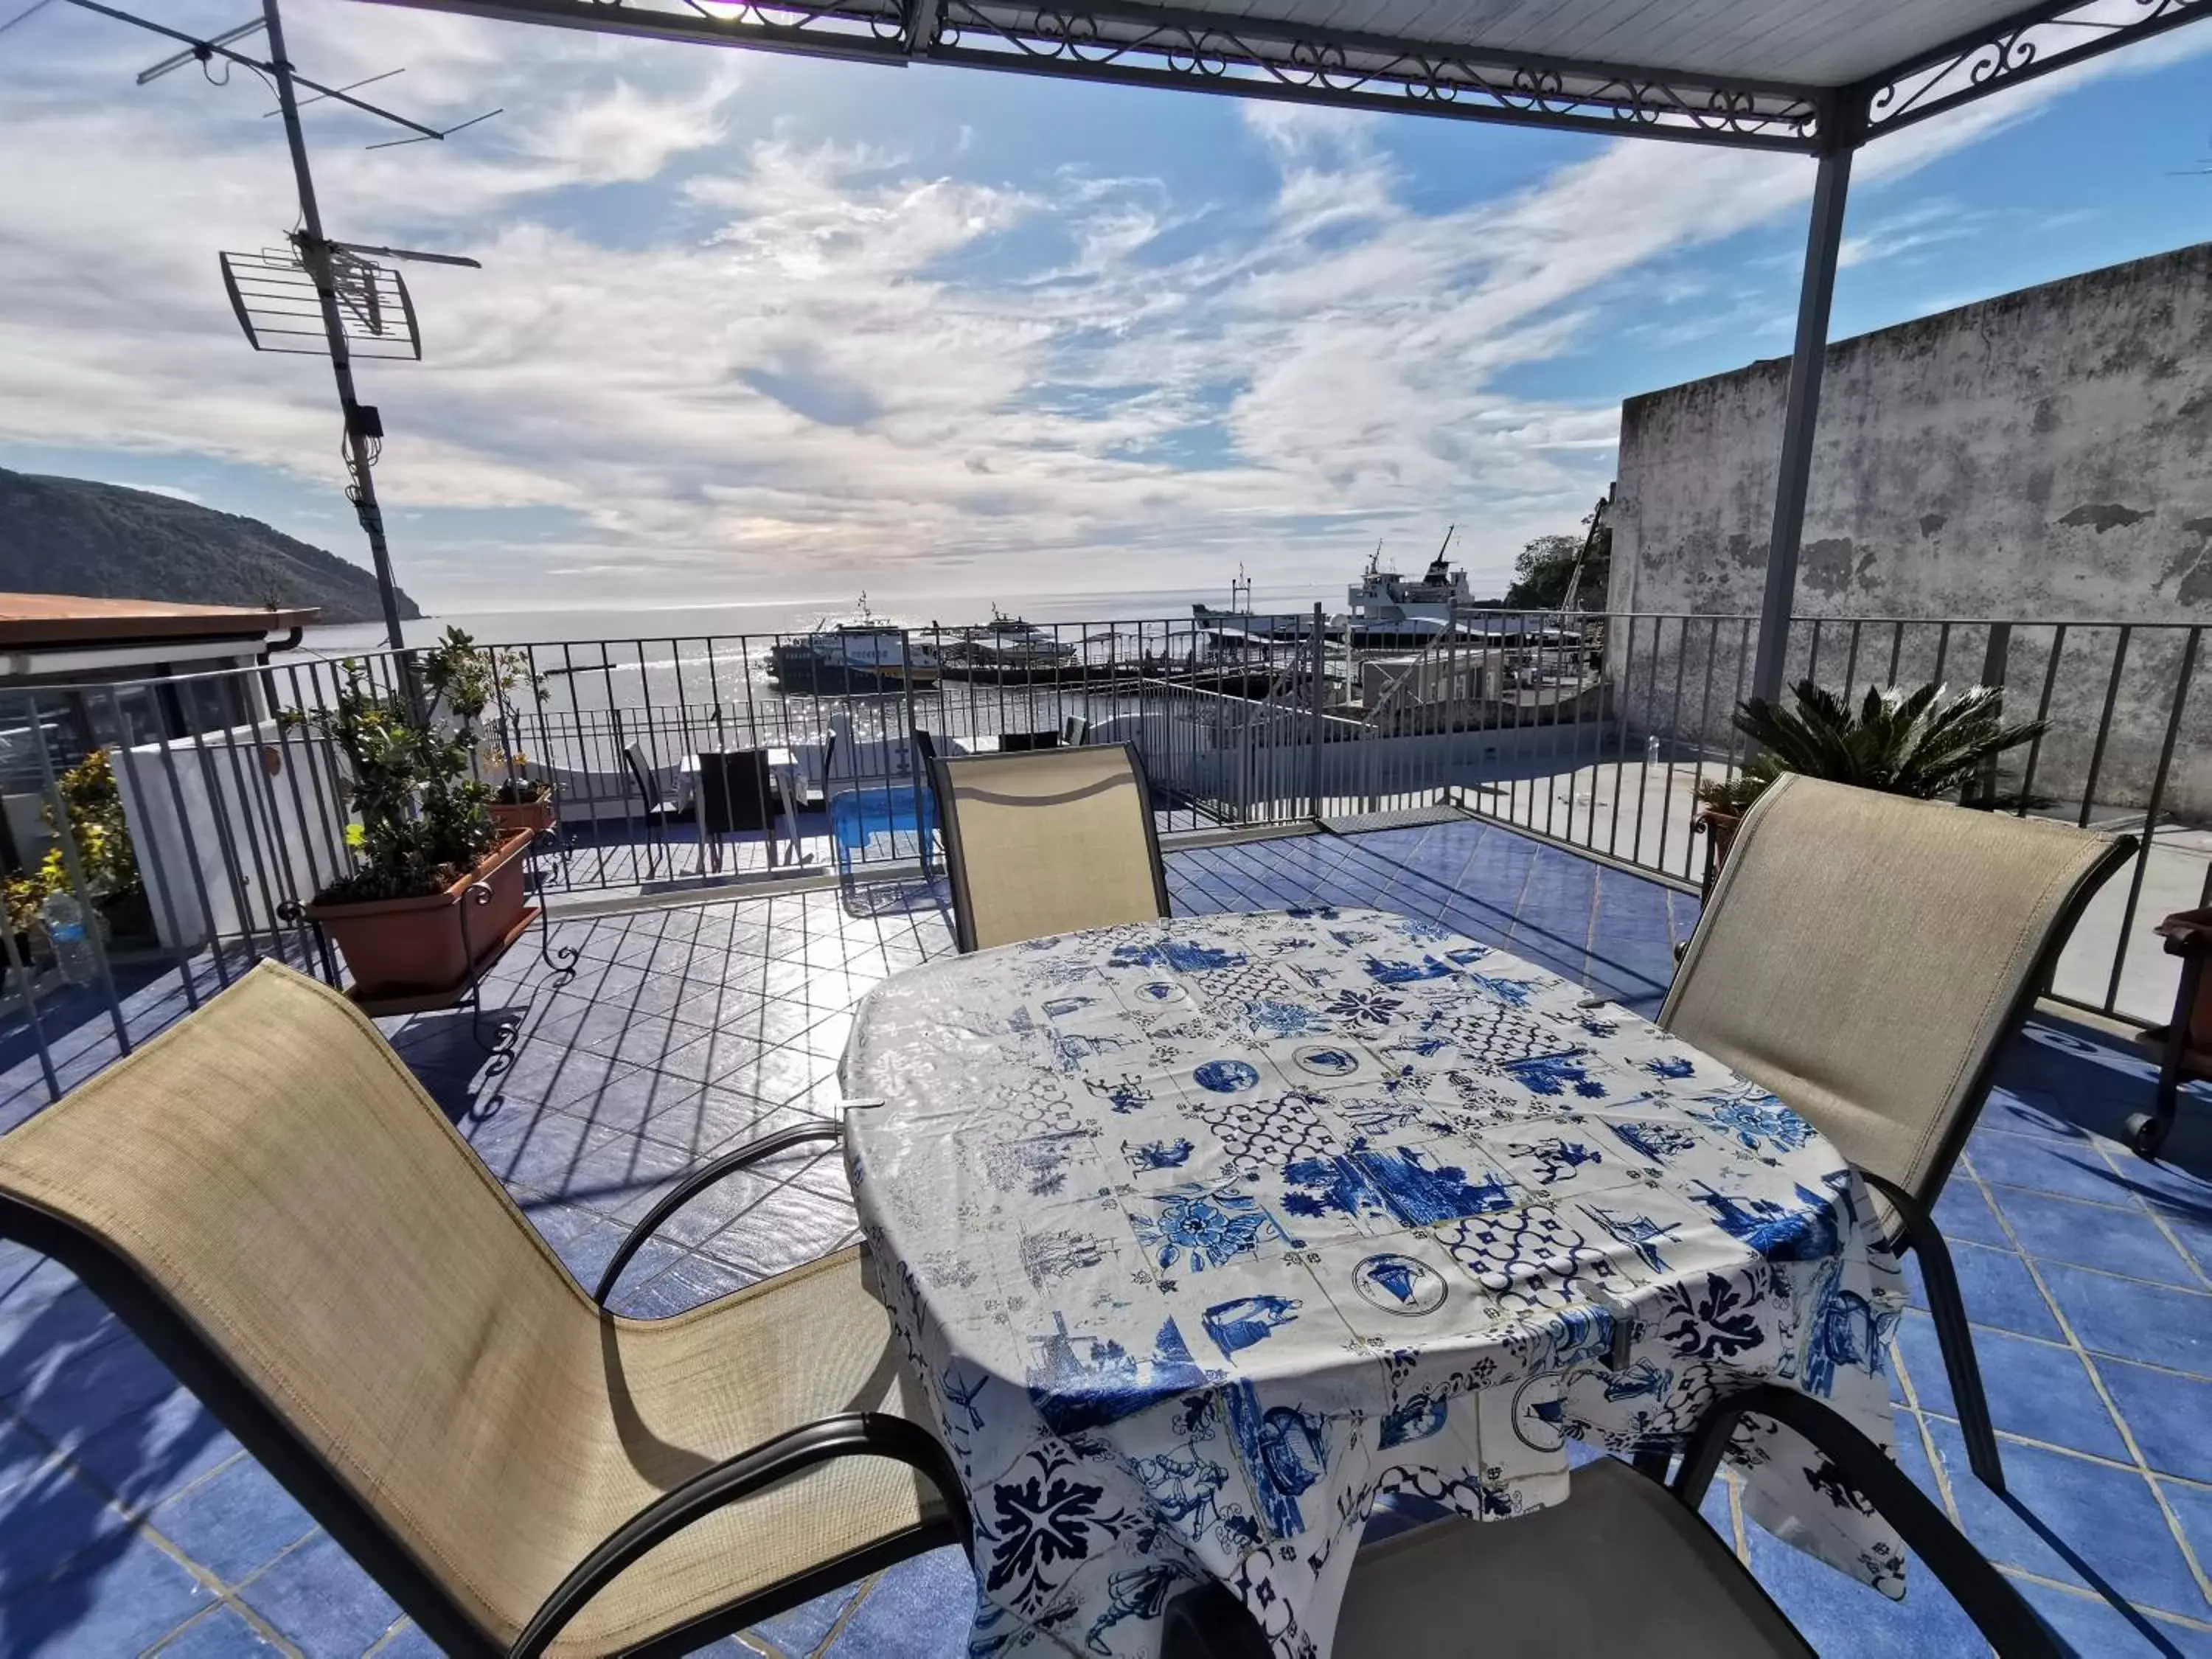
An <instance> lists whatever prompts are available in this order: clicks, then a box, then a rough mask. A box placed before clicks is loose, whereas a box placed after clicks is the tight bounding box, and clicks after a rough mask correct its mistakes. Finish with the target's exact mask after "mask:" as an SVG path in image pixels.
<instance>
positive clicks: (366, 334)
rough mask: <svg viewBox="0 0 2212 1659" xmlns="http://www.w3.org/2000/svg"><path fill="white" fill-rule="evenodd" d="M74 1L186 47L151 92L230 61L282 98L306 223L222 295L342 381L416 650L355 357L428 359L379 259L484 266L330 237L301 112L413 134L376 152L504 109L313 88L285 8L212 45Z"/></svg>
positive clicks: (359, 459)
mask: <svg viewBox="0 0 2212 1659" xmlns="http://www.w3.org/2000/svg"><path fill="white" fill-rule="evenodd" d="M48 3H51V0H37V3H35V4H33V5H32V6H31V7H30V8H29V9H28V10H26V11H22V12H19V13H17V14H16V15H15V16H14V17H12V18H10V19H9V21H7V22H6V23H5V24H0V29H7V28H13V27H15V25H16V24H17V23H20V22H21V21H23V20H24V19H25V18H27V17H28V16H29V15H31V13H32V12H35V11H38V10H40V9H43V8H44V7H45V6H46V5H47V4H48ZM64 3H65V4H69V5H72V6H75V7H76V8H77V9H80V10H82V11H89V12H96V13H98V14H99V15H100V16H102V17H112V18H113V19H114V20H115V21H117V22H118V23H128V24H130V25H131V26H132V27H134V28H142V29H144V30H146V31H147V32H148V33H152V34H159V35H163V36H166V37H167V39H169V40H174V41H177V42H179V43H180V44H181V46H182V50H181V51H178V52H172V53H170V55H169V56H168V57H167V58H162V59H161V62H159V63H157V64H151V65H149V67H147V68H146V69H144V70H140V71H139V74H138V84H139V85H140V86H142V87H143V86H144V85H146V84H147V83H148V82H150V81H157V80H159V79H161V76H165V75H167V74H168V73H169V72H170V71H171V70H179V69H182V68H183V67H184V66H185V64H198V65H199V66H200V69H201V72H202V73H203V74H204V75H206V76H207V77H208V79H209V80H210V82H214V83H215V84H216V85H218V86H220V85H223V84H226V83H227V82H228V79H229V74H230V66H231V65H232V64H242V65H243V66H244V67H246V69H248V70H252V72H253V73H254V74H256V75H258V76H261V77H262V79H264V81H266V82H268V83H269V84H270V87H271V88H273V89H274V90H275V92H276V108H275V109H274V110H271V111H270V112H269V113H270V114H272V115H280V116H282V117H283V121H284V137H285V139H286V142H287V143H288V144H289V147H290V149H291V152H292V178H293V182H294V184H295V185H296V186H297V187H298V191H299V197H300V226H299V228H298V229H296V230H295V231H293V232H291V233H290V234H289V235H288V237H287V238H286V244H287V245H286V246H283V247H281V248H263V249H261V250H259V251H258V252H252V253H231V252H224V253H222V254H219V255H218V256H217V261H218V264H220V265H221V267H222V281H223V288H224V289H225V291H226V292H227V293H228V295H229V296H230V304H231V309H232V310H233V312H234V313H236V314H237V317H238V325H239V326H240V328H241V329H243V330H244V331H245V332H246V342H247V343H249V344H250V345H252V347H253V349H255V350H256V351H278V352H295V353H303V354H307V355H309V356H326V357H328V358H329V359H330V360H331V378H332V379H333V380H335V381H336V382H337V393H338V410H339V412H340V413H341V414H342V415H343V417H344V421H345V440H344V446H343V453H344V455H345V463H346V471H347V473H348V474H349V477H351V479H352V483H350V484H349V486H348V487H347V489H346V499H347V500H349V501H351V502H352V503H353V507H354V512H355V513H356V516H357V517H358V518H359V519H360V520H361V527H362V533H363V534H365V535H366V536H367V537H368V550H369V556H370V557H371V558H372V559H373V560H374V562H375V566H376V588H377V594H378V597H379V598H380V599H381V600H382V602H383V605H384V631H385V635H386V639H387V640H389V641H390V642H391V646H392V649H393V650H394V651H398V650H403V649H404V648H405V644H406V641H405V639H404V635H403V634H402V633H401V630H400V626H399V590H398V586H396V585H395V584H394V583H393V580H392V550H391V548H390V546H389V545H388V544H386V541H385V538H384V513H383V510H382V509H381V508H380V507H378V505H377V501H376V481H375V477H374V473H373V471H372V469H373V468H374V466H375V465H376V463H377V459H378V458H379V456H380V454H381V453H382V451H383V447H384V422H383V418H382V417H381V416H380V415H379V414H378V412H377V410H376V406H375V405H374V404H364V403H362V401H361V399H360V398H359V397H358V396H357V395H356V392H355V389H354V379H353V363H354V359H355V358H356V356H361V357H368V358H379V357H381V358H404V359H412V360H419V359H420V358H421V357H422V335H421V333H420V332H419V331H417V329H416V324H415V304H414V301H413V300H412V299H411V298H410V296H409V295H408V292H407V283H406V281H405V279H404V277H402V276H401V275H400V274H399V272H398V270H396V269H394V268H393V267H392V265H389V264H380V263H379V262H380V260H386V259H390V260H419V261H423V262H427V263H429V264H443V265H465V266H467V267H469V268H470V269H471V270H477V269H480V268H481V267H479V266H478V264H477V261H476V260H474V259H469V258H462V257H461V256H459V255H458V254H453V253H422V252H415V251H414V250H412V249H408V248H396V247H374V246H368V245H366V244H363V243H360V242H338V241H333V240H331V239H330V238H329V237H328V236H326V235H325V234H324V232H323V216H322V211H321V210H320V209H319V207H318V206H317V205H316V202H315V181H314V177H313V173H311V172H310V171H309V170H308V167H307V135H306V132H305V131H304V130H303V129H302V128H301V125H300V109H301V105H302V104H313V103H320V102H322V101H324V100H332V101H335V102H337V103H341V104H344V105H346V106H348V107H349V108H352V109H357V110H360V111H361V112H363V113H364V114H368V115H373V116H374V117H375V118H377V119H379V120H381V121H388V122H390V123H392V125H394V126H397V127H399V128H402V129H404V131H406V133H407V134H408V135H409V136H408V137H404V138H392V139H386V140H385V141H383V142H382V143H374V144H371V145H369V146H368V148H369V149H391V148H392V147H393V146H395V145H398V144H419V143H425V142H427V141H428V140H431V139H437V140H440V141H441V142H442V141H443V140H445V139H447V138H449V137H452V136H453V134H455V133H457V132H459V131H463V130H465V129H466V128H469V127H472V126H475V125H477V123H478V122H480V121H489V119H491V118H492V117H493V116H495V115H497V114H500V113H501V111H499V110H496V109H492V110H486V111H485V112H483V114H482V115H477V116H472V117H471V118H469V119H468V120H465V121H463V122H460V123H459V125H454V126H450V127H444V128H440V127H432V126H426V125H423V124H422V122H420V121H415V120H410V119H409V118H407V117H406V116H404V115H400V114H397V113H395V112H392V111H391V110H388V109H385V108H383V107H381V106H378V105H375V104H372V103H369V102H368V101H367V100H364V99H361V98H356V97H355V96H354V94H355V92H356V90H358V89H359V88H362V87H365V86H368V85H370V84H371V83H372V82H378V81H388V80H390V79H391V78H392V76H395V75H398V74H399V73H401V71H400V70H386V71H385V72H384V73H383V74H381V75H372V76H368V78H367V79H365V80H361V81H356V82H351V83H350V84H349V85H347V86H343V87H327V86H325V85H324V84H323V83H322V82H319V81H311V80H309V79H308V78H307V76H304V75H301V73H300V72H299V71H298V70H295V69H294V68H293V67H292V62H291V59H290V58H289V57H288V56H287V55H286V53H285V51H284V23H283V18H282V17H281V16H280V15H279V14H278V12H277V5H276V0H261V15H260V16H258V17H256V18H252V19H251V20H249V21H246V22H243V23H240V24H239V25H238V26H237V27H234V28H228V29H225V30H223V31H222V32H221V33H217V34H213V35H210V36H208V37H206V38H205V39H202V38H200V37H198V36H196V35H192V34H188V33H185V32H184V31H183V30H181V29H173V28H171V27H168V25H167V24H166V23H156V22H154V21H151V20H149V19H148V18H143V17H138V16H135V15H132V14H131V13H130V12H127V11H123V10H119V9H117V8H116V7H113V6H110V5H104V4H101V3H100V0H64ZM260 33H265V34H266V35H267V37H268V48H269V56H268V58H266V59H263V58H254V57H252V56H249V55H248V54H247V53H246V52H241V51H240V50H238V49H237V45H236V43H238V42H241V41H244V40H246V39H247V38H248V37H250V36H252V35H254V34H260ZM218 60H220V61H221V62H222V65H223V77H222V80H221V81H217V80H216V76H215V75H214V72H213V70H214V65H215V64H216V62H217V61H218ZM302 87H305V88H307V90H308V91H309V92H311V93H313V94H314V95H313V97H311V98H307V99H302V98H301V97H300V95H299V88H302Z"/></svg>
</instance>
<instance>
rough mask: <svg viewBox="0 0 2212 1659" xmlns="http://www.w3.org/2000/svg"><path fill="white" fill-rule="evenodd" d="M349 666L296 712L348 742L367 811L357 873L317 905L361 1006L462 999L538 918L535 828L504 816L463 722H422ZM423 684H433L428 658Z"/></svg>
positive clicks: (343, 748) (353, 836)
mask: <svg viewBox="0 0 2212 1659" xmlns="http://www.w3.org/2000/svg"><path fill="white" fill-rule="evenodd" d="M433 654H435V653H433ZM341 671H342V672H343V676H344V678H343V682H342V683H341V684H340V685H339V686H338V688H337V690H336V691H335V692H334V694H333V695H332V697H331V703H330V705H329V706H328V707H327V708H315V709H311V710H308V711H306V712H305V713H300V712H294V713H291V714H287V715H286V716H285V717H284V718H285V721H286V723H287V724H288V725H301V726H307V727H309V728H311V729H312V730H313V731H315V732H319V733H320V734H321V735H322V736H323V737H325V738H328V739H329V740H330V742H331V744H332V745H333V746H334V747H335V748H336V749H337V752H338V754H339V756H340V757H341V758H342V760H343V763H344V770H345V781H344V792H343V793H344V800H345V805H346V808H347V810H348V811H349V812H351V813H352V814H353V815H354V816H355V817H356V818H357V819H358V822H356V823H351V824H349V825H348V826H347V829H346V844H347V845H348V846H349V848H352V849H353V853H354V856H355V859H356V865H355V868H354V870H353V871H352V872H351V873H350V874H348V875H345V876H343V877H341V878H338V879H337V880H336V881H334V882H332V883H331V884H329V885H328V886H326V887H325V888H324V889H323V890H322V891H321V892H319V893H318V894H317V895H316V896H315V899H314V902H313V903H312V904H310V905H308V906H307V915H308V916H309V917H310V918H312V919H313V921H315V922H317V923H318V924H319V926H320V927H322V928H323V929H324V931H325V933H328V934H329V935H330V936H331V939H333V940H335V941H336V942H337V947H338V950H339V951H340V953H341V954H343V956H344V957H345V962H346V966H347V968H348V969H350V970H351V972H352V974H353V977H354V981H355V985H354V990H353V993H352V994H353V996H354V998H355V1000H356V1001H358V1002H361V1003H363V1004H365V1005H366V1004H374V1003H377V1002H385V1001H392V1000H400V999H436V998H440V997H446V998H453V999H458V998H459V996H460V994H462V993H463V992H464V991H465V990H466V989H467V987H468V986H469V985H470V984H471V983H472V982H473V981H474V980H475V979H476V978H477V976H478V975H479V974H480V972H481V970H482V969H483V968H484V967H486V966H488V965H489V963H490V962H491V961H492V960H493V959H494V958H495V957H497V956H498V955H499V954H500V953H501V951H504V950H505V949H506V948H507V945H508V943H509V942H510V941H511V940H512V939H513V937H514V936H515V935H516V934H518V933H520V932H521V930H522V927H523V924H524V923H525V921H526V920H527V916H526V912H525V908H524V902H523V899H524V893H523V865H522V854H523V852H524V850H525V849H526V848H528V846H529V845H530V836H528V835H527V834H526V833H521V832H518V833H516V834H513V835H508V836H502V835H501V831H500V829H499V827H498V826H497V825H496V824H495V823H494V822H493V821H492V816H491V813H490V811H489V795H490V793H491V792H490V790H489V788H487V787H485V786H484V784H483V783H482V782H481V781H478V780H477V779H476V778H475V777H473V776H471V769H472V768H471V759H472V757H471V753H470V744H469V742H468V740H467V738H465V736H464V735H463V733H462V732H461V731H459V730H456V729H453V728H449V727H445V726H440V725H439V724H437V723H436V722H435V721H433V720H428V719H426V718H422V717H419V716H418V715H417V714H416V712H415V708H414V700H413V698H412V696H409V695H406V694H404V693H401V692H396V691H387V690H384V689H382V688H380V687H379V686H377V685H376V684H374V683H373V682H372V681H371V680H370V678H368V674H367V672H366V671H364V670H363V668H362V665H361V664H360V663H358V662H356V661H354V660H352V659H348V660H347V661H345V662H344V663H343V664H342V665H341ZM422 679H423V681H424V683H425V685H426V686H432V685H435V672H434V666H433V664H432V662H431V661H430V660H428V659H426V660H425V661H424V663H423V665H422ZM479 889H481V891H480V892H479V891H478V890H479ZM472 894H476V895H477V896H475V897H472V896H471V895H472ZM429 1006H435V1001H433V1002H431V1003H430V1004H429Z"/></svg>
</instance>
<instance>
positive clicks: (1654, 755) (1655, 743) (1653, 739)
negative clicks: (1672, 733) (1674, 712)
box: [1644, 732, 1659, 766]
mask: <svg viewBox="0 0 2212 1659" xmlns="http://www.w3.org/2000/svg"><path fill="white" fill-rule="evenodd" d="M1644 764H1645V765H1646V766H1656V765H1658V764H1659V737H1658V734H1657V733H1656V732H1654V733H1653V734H1652V735H1651V736H1650V737H1648V738H1644Z"/></svg>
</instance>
